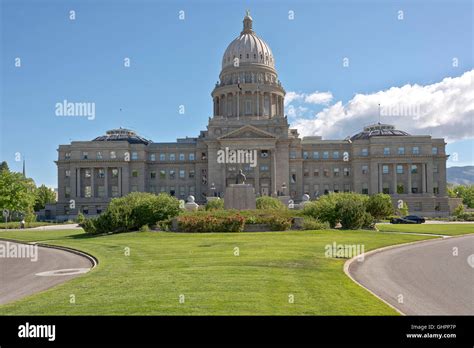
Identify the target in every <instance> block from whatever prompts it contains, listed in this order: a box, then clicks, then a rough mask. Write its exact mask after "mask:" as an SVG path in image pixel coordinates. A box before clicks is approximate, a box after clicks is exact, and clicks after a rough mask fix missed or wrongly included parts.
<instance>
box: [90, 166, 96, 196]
mask: <svg viewBox="0 0 474 348" xmlns="http://www.w3.org/2000/svg"><path fill="white" fill-rule="evenodd" d="M94 193H95V190H94V168H91V198H94Z"/></svg>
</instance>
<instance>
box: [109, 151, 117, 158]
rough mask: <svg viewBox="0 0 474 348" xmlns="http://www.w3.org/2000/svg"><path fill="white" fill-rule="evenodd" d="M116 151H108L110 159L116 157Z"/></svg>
mask: <svg viewBox="0 0 474 348" xmlns="http://www.w3.org/2000/svg"><path fill="white" fill-rule="evenodd" d="M116 158H117V153H116V152H115V151H110V159H116Z"/></svg>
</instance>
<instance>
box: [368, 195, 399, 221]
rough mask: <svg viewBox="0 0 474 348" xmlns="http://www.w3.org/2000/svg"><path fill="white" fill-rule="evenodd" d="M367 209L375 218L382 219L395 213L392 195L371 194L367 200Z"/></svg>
mask: <svg viewBox="0 0 474 348" xmlns="http://www.w3.org/2000/svg"><path fill="white" fill-rule="evenodd" d="M366 210H367V212H368V213H370V215H372V216H373V217H374V219H375V220H382V219H383V218H386V217H388V216H390V215H391V214H393V204H392V199H391V198H390V195H387V194H384V193H377V194H375V195H372V196H370V197H369V200H368V201H367V208H366Z"/></svg>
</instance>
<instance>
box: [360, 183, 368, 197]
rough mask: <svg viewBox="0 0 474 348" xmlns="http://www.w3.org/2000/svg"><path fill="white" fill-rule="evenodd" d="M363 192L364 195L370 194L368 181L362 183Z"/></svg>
mask: <svg viewBox="0 0 474 348" xmlns="http://www.w3.org/2000/svg"><path fill="white" fill-rule="evenodd" d="M361 192H362V194H363V195H368V194H369V185H368V184H367V183H365V182H364V183H363V184H362V191H361Z"/></svg>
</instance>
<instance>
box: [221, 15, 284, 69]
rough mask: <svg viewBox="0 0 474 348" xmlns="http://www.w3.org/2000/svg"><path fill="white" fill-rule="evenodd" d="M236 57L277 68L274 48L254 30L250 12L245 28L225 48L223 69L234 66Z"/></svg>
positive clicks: (244, 61)
mask: <svg viewBox="0 0 474 348" xmlns="http://www.w3.org/2000/svg"><path fill="white" fill-rule="evenodd" d="M235 58H238V59H239V62H240V63H255V64H263V65H266V66H269V67H271V68H275V61H274V59H273V53H272V50H271V49H270V47H269V46H268V44H267V43H266V42H265V41H263V40H262V39H261V38H259V37H258V36H257V34H255V32H254V31H253V30H252V17H250V15H249V14H247V15H246V16H245V18H244V30H243V31H242V32H241V33H240V35H239V36H238V37H237V38H236V39H235V40H234V41H232V42H231V43H230V44H229V46H228V47H227V49H226V50H225V53H224V57H223V58H222V69H224V68H226V67H228V66H233V65H234V59H235Z"/></svg>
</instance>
